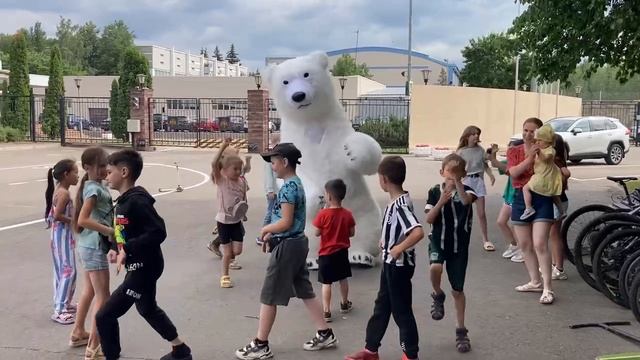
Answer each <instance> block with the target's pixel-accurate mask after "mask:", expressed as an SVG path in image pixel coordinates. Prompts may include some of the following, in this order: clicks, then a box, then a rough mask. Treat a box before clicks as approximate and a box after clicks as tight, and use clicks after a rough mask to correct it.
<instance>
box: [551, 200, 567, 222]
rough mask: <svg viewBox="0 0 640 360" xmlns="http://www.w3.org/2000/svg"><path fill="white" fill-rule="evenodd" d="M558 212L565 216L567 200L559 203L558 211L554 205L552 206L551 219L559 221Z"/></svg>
mask: <svg viewBox="0 0 640 360" xmlns="http://www.w3.org/2000/svg"><path fill="white" fill-rule="evenodd" d="M560 210H562V212H563V213H564V214H565V215H566V214H567V210H569V200H567V201H560V209H558V207H557V206H556V204H553V219H554V220H556V221H558V220H560Z"/></svg>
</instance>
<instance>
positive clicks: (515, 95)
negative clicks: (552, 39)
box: [512, 0, 520, 133]
mask: <svg viewBox="0 0 640 360" xmlns="http://www.w3.org/2000/svg"><path fill="white" fill-rule="evenodd" d="M515 2H516V3H517V4H518V16H517V17H520V1H518V0H515ZM515 61H516V71H515V76H514V80H513V82H514V87H513V88H514V91H513V124H512V133H515V132H516V113H517V109H518V88H519V83H518V81H519V77H520V51H519V50H518V54H517V55H516V59H515Z"/></svg>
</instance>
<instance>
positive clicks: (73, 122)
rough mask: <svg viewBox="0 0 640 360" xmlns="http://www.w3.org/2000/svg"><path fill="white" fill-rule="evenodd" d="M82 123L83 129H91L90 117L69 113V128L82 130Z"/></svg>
mask: <svg viewBox="0 0 640 360" xmlns="http://www.w3.org/2000/svg"><path fill="white" fill-rule="evenodd" d="M80 124H82V129H83V130H89V129H91V121H89V119H85V118H83V117H81V116H77V115H68V116H67V128H69V129H74V130H80Z"/></svg>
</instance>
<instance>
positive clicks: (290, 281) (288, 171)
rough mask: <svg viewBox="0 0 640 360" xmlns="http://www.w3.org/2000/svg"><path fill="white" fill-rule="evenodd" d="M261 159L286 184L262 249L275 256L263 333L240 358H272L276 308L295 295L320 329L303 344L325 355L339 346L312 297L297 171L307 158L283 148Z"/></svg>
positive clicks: (263, 299) (263, 298)
mask: <svg viewBox="0 0 640 360" xmlns="http://www.w3.org/2000/svg"><path fill="white" fill-rule="evenodd" d="M262 157H263V158H264V160H265V161H269V162H271V167H272V168H273V171H275V172H276V174H277V175H278V178H280V179H283V180H284V185H283V186H282V187H281V188H280V191H279V192H278V199H277V202H276V205H275V207H274V209H273V216H272V219H271V224H269V225H267V226H265V227H263V228H262V232H261V238H262V239H263V241H264V243H263V245H262V249H263V251H265V252H271V253H272V254H271V256H270V257H269V265H268V267H267V271H266V275H265V279H264V283H263V285H262V292H261V294H260V303H261V305H260V316H259V321H258V334H257V336H256V338H255V339H254V340H252V341H251V342H250V343H249V344H247V345H246V346H244V347H242V348H240V349H238V350H236V353H235V355H236V357H237V358H238V359H241V360H250V359H270V358H272V357H273V354H272V353H271V349H270V347H269V333H270V332H271V328H272V326H273V323H274V322H275V320H276V310H277V306H278V305H280V306H287V305H288V304H289V299H290V298H292V297H294V296H295V297H298V298H300V299H302V300H303V301H304V305H305V306H306V307H307V310H308V311H309V315H311V318H312V319H313V322H314V323H315V325H316V329H317V330H318V331H317V333H316V335H315V336H314V337H313V338H312V339H311V340H309V341H307V342H306V343H305V344H304V345H303V348H304V350H307V351H314V350H322V349H326V348H330V347H334V346H335V345H336V344H337V343H338V340H337V339H336V337H335V335H334V334H333V331H332V330H331V328H329V327H328V326H327V323H326V322H325V321H324V319H323V317H322V305H321V304H320V302H319V301H318V300H317V299H316V296H315V294H314V293H313V286H312V285H311V282H310V281H309V270H308V269H307V266H306V258H307V254H308V253H309V239H307V237H306V236H305V235H304V228H305V221H306V220H305V219H306V209H305V206H306V203H305V194H304V188H303V187H302V182H301V181H300V178H299V177H298V176H297V175H296V166H297V164H299V161H298V160H299V159H300V158H301V157H302V154H301V153H300V150H298V149H297V148H296V147H295V145H293V144H291V143H281V144H278V145H276V146H275V147H274V148H273V149H272V150H271V151H270V152H268V153H266V154H264V155H262Z"/></svg>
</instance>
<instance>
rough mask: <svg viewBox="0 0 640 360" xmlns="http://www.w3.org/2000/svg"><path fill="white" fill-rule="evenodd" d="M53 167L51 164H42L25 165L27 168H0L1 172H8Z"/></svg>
mask: <svg viewBox="0 0 640 360" xmlns="http://www.w3.org/2000/svg"><path fill="white" fill-rule="evenodd" d="M50 167H51V164H42V165H25V166H14V167H6V168H0V171H7V170H19V169H38V170H40V169H49V168H50Z"/></svg>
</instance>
